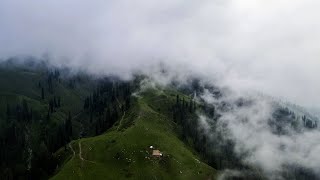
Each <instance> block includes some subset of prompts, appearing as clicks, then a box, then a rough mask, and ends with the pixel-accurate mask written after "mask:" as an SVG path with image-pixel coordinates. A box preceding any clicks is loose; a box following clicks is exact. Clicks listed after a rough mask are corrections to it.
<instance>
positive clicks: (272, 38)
mask: <svg viewBox="0 0 320 180" xmlns="http://www.w3.org/2000/svg"><path fill="white" fill-rule="evenodd" d="M319 5H320V3H319V2H318V1H316V0H294V1H292V0H291V1H289V0H270V1H264V0H240V1H239V0H223V1H222V0H214V1H209V0H205V1H201V2H198V1H191V0H187V1H182V0H161V1H159V0H152V1H149V0H138V1H129V0H117V1H102V0H93V1H83V0H80V1H78V0H77V1H76V0H69V1H54V0H49V1H40V0H31V1H22V0H1V1H0V27H1V28H0V57H1V58H2V59H5V58H7V57H11V56H19V55H20V56H21V55H32V56H38V57H39V56H40V57H42V56H43V55H44V54H46V55H47V56H48V57H50V58H51V59H52V61H53V62H54V63H56V64H64V65H69V66H73V67H78V68H82V69H87V70H89V71H91V72H95V73H110V72H111V73H116V74H119V75H127V76H128V75H130V74H131V72H132V71H133V70H136V69H139V70H141V69H142V70H144V69H148V68H149V66H151V65H155V64H157V63H159V61H162V62H164V63H167V64H170V65H172V66H175V67H176V68H182V69H183V68H184V67H189V68H190V69H191V70H192V71H194V72H197V73H202V74H204V75H206V76H207V77H210V78H212V77H215V78H216V79H218V80H220V83H222V84H225V85H229V86H230V85H231V86H233V87H235V88H242V89H247V88H249V89H255V90H259V91H263V92H266V93H269V94H271V95H275V96H279V97H284V98H287V99H289V100H291V101H294V102H297V103H301V104H303V105H308V106H317V107H319V105H318V104H320V96H318V92H320V83H319V79H318V77H319V76H320V72H319V67H320V61H319V60H318V58H319V55H320V53H319V42H320V33H319V32H320V31H319V30H320V23H319V22H318V18H317V17H319V15H320V14H319V12H318V9H317V7H319Z"/></svg>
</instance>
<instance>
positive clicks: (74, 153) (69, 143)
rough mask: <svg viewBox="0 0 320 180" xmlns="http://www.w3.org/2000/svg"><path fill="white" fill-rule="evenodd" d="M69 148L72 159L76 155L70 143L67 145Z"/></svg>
mask: <svg viewBox="0 0 320 180" xmlns="http://www.w3.org/2000/svg"><path fill="white" fill-rule="evenodd" d="M69 148H70V149H71V151H72V153H73V156H72V158H74V156H75V155H76V152H75V151H74V149H73V147H72V146H71V143H69Z"/></svg>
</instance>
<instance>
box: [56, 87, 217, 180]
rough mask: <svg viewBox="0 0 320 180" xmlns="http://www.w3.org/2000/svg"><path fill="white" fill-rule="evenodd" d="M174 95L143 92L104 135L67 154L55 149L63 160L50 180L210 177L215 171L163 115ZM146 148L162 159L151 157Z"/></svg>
mask: <svg viewBox="0 0 320 180" xmlns="http://www.w3.org/2000/svg"><path fill="white" fill-rule="evenodd" d="M175 97H176V94H173V93H167V92H163V91H162V92H161V91H155V90H149V91H148V92H146V93H142V94H141V95H140V96H139V98H137V100H136V101H135V102H134V105H133V106H132V107H131V108H130V109H129V110H128V111H127V112H126V113H125V114H124V116H123V117H122V118H121V119H120V121H119V122H118V123H117V124H116V125H115V126H114V127H112V128H111V129H110V130H108V131H107V132H106V133H104V134H102V135H100V136H96V137H91V138H83V139H79V140H75V141H72V142H71V143H70V148H69V149H68V155H65V152H64V150H60V151H58V152H57V154H56V156H59V157H63V158H65V159H66V160H65V162H64V164H63V165H62V167H61V170H60V171H59V172H58V173H57V175H55V176H54V177H53V178H52V179H90V178H92V177H95V179H126V178H128V179H214V178H215V177H216V175H217V171H216V170H215V169H213V168H212V167H210V166H208V165H207V164H205V163H203V162H201V159H200V157H199V156H198V155H197V154H196V153H195V151H194V150H192V149H191V148H190V147H188V146H187V145H185V144H184V142H182V141H181V140H180V139H179V138H178V137H177V134H176V132H175V131H176V128H177V125H176V124H175V123H174V122H173V121H172V120H171V119H170V118H169V117H168V116H167V115H166V113H165V112H164V111H165V110H166V109H167V106H165V105H168V103H174V102H175ZM155 105H158V106H155ZM150 146H153V147H154V148H155V149H159V150H160V151H161V152H162V153H163V156H162V157H153V156H152V155H151V151H150ZM80 148H81V149H80ZM73 151H74V152H73ZM66 156H67V157H66Z"/></svg>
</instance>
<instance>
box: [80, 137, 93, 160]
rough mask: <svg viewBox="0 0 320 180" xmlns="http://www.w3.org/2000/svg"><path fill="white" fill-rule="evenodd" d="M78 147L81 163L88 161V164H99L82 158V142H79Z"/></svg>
mask: <svg viewBox="0 0 320 180" xmlns="http://www.w3.org/2000/svg"><path fill="white" fill-rule="evenodd" d="M78 145H79V158H80V159H81V161H87V162H90V163H93V164H97V163H96V162H94V161H89V160H86V159H84V158H83V157H82V148H81V142H80V141H79V143H78Z"/></svg>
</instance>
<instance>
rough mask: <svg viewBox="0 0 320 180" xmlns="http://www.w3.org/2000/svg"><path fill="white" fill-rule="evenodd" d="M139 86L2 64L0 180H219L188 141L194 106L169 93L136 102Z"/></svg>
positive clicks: (64, 71) (148, 93)
mask: <svg viewBox="0 0 320 180" xmlns="http://www.w3.org/2000/svg"><path fill="white" fill-rule="evenodd" d="M138 79H139V78H136V79H135V80H133V81H130V82H125V81H121V80H119V79H116V78H112V77H108V78H93V77H90V76H88V75H85V74H81V73H77V74H71V73H70V71H69V70H67V69H57V68H49V67H48V66H47V65H46V64H45V63H43V64H35V63H33V62H32V61H30V62H27V65H26V64H20V65H19V64H18V65H17V64H15V63H12V62H10V61H9V62H5V63H2V64H1V65H0V84H1V86H0V135H1V136H0V144H1V149H0V158H1V159H0V160H1V164H0V179H48V178H50V177H52V178H54V179H72V178H73V179H79V178H80V179H92V178H93V177H95V179H123V178H131V179H152V178H157V179H212V178H215V177H216V175H217V172H216V170H215V169H213V168H212V167H210V166H208V165H207V164H205V163H203V161H202V160H203V159H202V158H201V157H202V156H200V155H199V154H198V152H196V151H195V150H194V148H193V147H194V144H193V142H191V141H190V142H188V141H187V139H188V138H186V137H185V136H184V131H185V128H184V127H183V126H182V121H183V119H189V117H193V116H195V109H196V103H195V102H194V101H192V100H191V98H190V97H188V96H186V95H184V94H181V93H178V92H177V91H169V90H167V91H159V90H147V91H145V92H142V93H141V94H139V96H138V97H134V96H131V94H132V92H135V91H137V90H138V88H139V83H140V81H139V80H138ZM182 113H183V114H184V116H181V114H182ZM189 128H191V127H189ZM194 131H197V129H194ZM150 145H152V146H154V147H155V148H157V149H159V150H160V151H161V152H162V153H163V156H162V157H161V158H155V157H152V156H151V151H150V149H149V146H150Z"/></svg>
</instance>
